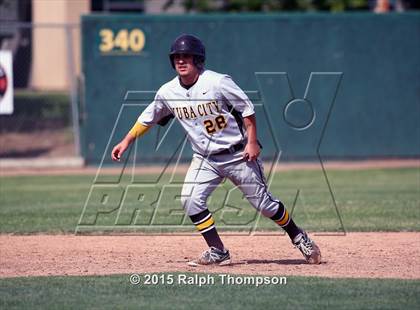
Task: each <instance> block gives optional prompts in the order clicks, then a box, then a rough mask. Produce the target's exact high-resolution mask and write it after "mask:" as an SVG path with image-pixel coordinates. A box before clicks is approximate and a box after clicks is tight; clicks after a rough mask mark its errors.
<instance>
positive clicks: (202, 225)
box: [190, 209, 224, 251]
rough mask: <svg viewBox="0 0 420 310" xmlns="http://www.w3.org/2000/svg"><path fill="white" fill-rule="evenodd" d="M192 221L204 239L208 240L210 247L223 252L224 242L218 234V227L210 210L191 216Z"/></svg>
mask: <svg viewBox="0 0 420 310" xmlns="http://www.w3.org/2000/svg"><path fill="white" fill-rule="evenodd" d="M190 219H191V221H192V222H193V223H194V225H195V227H197V230H198V231H199V232H200V233H201V235H202V236H203V237H204V240H206V242H207V245H208V246H209V247H215V248H217V249H219V250H222V251H223V249H224V246H223V242H222V240H221V239H220V236H219V234H218V233H217V230H216V227H215V226H214V219H213V216H212V215H211V213H210V211H209V210H208V209H206V210H204V211H202V212H200V213H198V214H194V215H191V216H190Z"/></svg>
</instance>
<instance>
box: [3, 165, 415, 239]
mask: <svg viewBox="0 0 420 310" xmlns="http://www.w3.org/2000/svg"><path fill="white" fill-rule="evenodd" d="M327 175H328V178H329V182H330V184H331V189H332V192H333V194H334V197H335V201H336V203H337V207H338V212H339V214H340V216H341V219H342V222H343V225H344V228H345V229H346V231H419V230H420V226H419V224H418V223H419V222H420V190H419V189H420V174H419V169H414V168H412V169H410V168H404V169H371V170H354V171H338V170H331V171H327ZM182 179H183V176H182V175H179V176H177V177H176V178H175V181H174V185H173V186H172V187H169V188H166V189H165V192H164V193H165V194H164V195H163V196H162V198H161V199H160V204H159V209H158V211H157V212H156V214H155V216H154V218H153V224H159V225H164V226H165V225H166V228H159V230H161V231H175V230H176V228H174V227H176V226H177V225H178V224H181V223H182V219H183V211H182V209H181V204H180V202H179V197H177V196H178V195H179V194H180V191H181V185H182ZM93 180H94V177H93V176H65V175H64V176H14V177H1V179H0V233H18V234H21V233H23V234H24V233H33V232H37V233H38V232H43V233H60V232H62V233H69V232H74V231H75V228H76V226H77V224H78V221H79V218H80V215H81V212H82V209H83V206H84V204H85V202H86V199H87V197H88V194H89V191H90V188H91V185H92V182H93ZM115 180H117V181H118V178H116V177H115V176H105V177H103V178H100V181H101V182H102V183H104V182H108V185H106V186H103V185H101V184H99V185H98V186H97V187H96V189H95V190H94V191H93V192H92V195H91V199H90V200H89V202H88V208H87V211H86V216H85V217H84V218H83V221H84V223H88V224H89V225H90V224H92V223H94V224H96V225H110V226H111V227H115V225H114V223H115V219H116V216H117V212H116V211H114V212H111V213H108V214H106V213H104V214H101V215H100V216H98V217H97V220H96V222H95V221H94V220H95V218H96V209H94V207H98V206H100V207H101V208H102V209H103V210H107V208H108V209H109V210H110V209H112V206H113V204H114V205H117V206H118V203H117V202H118V199H119V197H120V196H118V195H121V193H122V189H123V188H124V186H125V185H126V184H128V183H129V182H127V181H126V178H125V179H124V178H123V180H122V181H121V182H120V183H118V182H115ZM155 180H156V176H153V175H152V176H150V175H149V176H136V182H139V181H141V182H146V181H148V182H149V183H150V184H152V185H148V186H149V187H148V189H147V190H144V186H143V185H138V186H139V187H138V188H137V189H135V190H134V191H131V192H130V193H129V194H127V199H126V203H125V204H124V207H126V208H124V209H123V210H122V211H121V212H120V218H119V223H118V224H119V227H120V228H122V229H124V228H125V227H126V225H128V224H130V225H131V226H130V227H134V228H136V227H138V228H139V229H138V230H140V231H141V230H142V229H143V228H144V227H151V226H149V225H148V223H150V219H151V217H152V215H153V208H152V207H150V206H149V207H145V206H144V205H141V207H140V209H139V210H140V213H133V210H134V209H135V208H138V206H139V205H140V204H139V202H138V199H139V197H140V196H141V195H139V193H143V194H144V197H145V198H144V199H143V200H144V201H150V202H152V201H154V200H156V199H155V198H156V197H157V194H158V193H159V192H158V191H157V190H156V188H161V187H162V186H164V185H165V184H167V183H168V178H167V177H164V178H163V179H162V180H160V181H159V182H158V186H157V187H156V186H154V185H153V184H154V181H155ZM109 182H114V183H109ZM112 184H114V185H112ZM231 188H232V185H231V184H230V182H227V183H226V184H224V185H222V186H221V187H220V188H218V189H217V190H216V191H215V192H214V195H213V197H212V198H211V200H210V201H209V207H210V209H211V210H212V211H213V212H214V213H215V218H216V221H217V224H218V227H219V229H220V230H223V229H222V228H223V227H224V226H226V225H227V226H228V229H227V230H249V229H250V228H252V227H254V226H255V227H256V229H258V230H277V229H278V228H277V227H276V226H275V225H274V224H273V223H272V222H271V221H270V220H267V219H265V218H260V220H258V222H255V221H254V220H255V218H256V216H257V213H256V212H255V210H254V209H253V208H252V207H251V206H250V205H249V204H248V203H247V202H246V201H245V200H243V198H242V196H241V194H240V193H239V192H238V191H233V192H231V193H230V194H229V195H230V196H228V197H229V200H228V203H227V205H229V207H225V208H221V206H222V205H223V201H224V198H225V197H227V196H226V195H227V194H228V192H229V190H230V189H231ZM298 190H299V196H298V197H297V199H296V193H297V191H298ZM271 191H272V192H273V194H274V195H275V196H277V197H279V198H280V199H282V200H283V202H284V203H285V204H286V206H287V207H288V209H289V211H292V210H293V216H294V218H295V221H296V222H297V223H298V224H299V225H302V226H303V227H305V228H306V229H307V230H309V231H340V230H341V224H340V221H339V218H338V215H337V212H336V209H335V207H334V204H333V200H332V198H331V194H330V191H329V189H328V186H327V184H326V182H325V178H324V175H323V174H322V171H287V172H278V173H276V174H275V176H274V177H273V180H272V184H271ZM107 193H108V194H109V195H108V196H109V197H108V198H107V199H105V200H104V198H103V194H107ZM115 193H116V194H115ZM154 197H155V198H154ZM294 201H296V205H295V207H294V208H293V205H294ZM101 202H103V203H105V205H103V204H101ZM133 214H139V215H138V217H137V218H135V217H133ZM185 223H186V225H185V226H184V227H185V228H184V230H186V231H193V230H194V229H193V227H192V226H191V225H190V222H189V219H187V221H186V222H185ZM255 223H256V224H255ZM141 225H143V226H141ZM92 227H93V228H95V227H97V226H95V225H94V226H92ZM152 227H153V225H152Z"/></svg>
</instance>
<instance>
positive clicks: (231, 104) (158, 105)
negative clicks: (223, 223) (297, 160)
mask: <svg viewBox="0 0 420 310" xmlns="http://www.w3.org/2000/svg"><path fill="white" fill-rule="evenodd" d="M254 113H255V112H254V106H253V104H252V102H251V101H250V100H249V98H248V96H247V95H246V94H245V93H244V92H243V91H242V90H241V89H240V88H239V87H238V86H237V85H236V84H235V83H234V82H233V80H232V79H231V78H230V77H229V76H228V75H224V74H220V73H216V72H213V71H210V70H205V71H203V72H202V73H201V74H200V76H199V78H198V80H197V82H196V83H195V84H194V85H193V86H191V87H190V88H188V89H186V88H184V87H183V86H182V85H181V83H180V81H179V78H178V77H175V78H174V79H172V80H171V81H169V82H168V83H166V84H164V85H163V86H162V87H161V88H160V89H159V90H158V92H157V93H156V96H155V99H154V101H153V102H152V103H151V104H150V105H149V106H148V107H147V108H146V109H145V110H144V111H143V112H142V113H141V115H140V116H139V118H138V122H140V123H141V124H143V125H146V126H152V125H154V124H156V123H158V122H159V121H160V120H161V119H162V118H164V117H167V116H170V115H173V116H174V117H175V118H177V120H178V121H179V122H180V124H181V125H182V127H183V128H184V129H185V131H186V133H187V137H188V140H189V141H190V143H191V146H192V149H193V151H194V155H193V160H192V163H191V166H190V168H189V170H188V172H187V175H186V178H185V182H184V186H183V189H182V193H181V200H182V203H183V206H184V208H185V210H186V213H187V214H188V215H194V214H197V213H200V212H201V211H203V210H205V209H206V208H207V206H206V201H207V198H208V196H209V195H210V194H211V193H212V192H213V190H214V189H215V188H216V187H217V185H218V184H220V182H221V181H222V180H223V179H224V178H228V179H230V180H231V181H232V182H233V183H234V184H235V185H236V186H237V187H238V188H239V189H240V190H241V191H242V192H243V193H244V195H245V196H246V197H247V198H248V200H249V202H250V203H251V205H252V206H254V207H255V208H256V209H257V210H259V211H261V212H262V213H263V214H264V215H265V216H268V217H271V216H273V215H274V214H275V212H276V211H277V210H278V205H279V204H278V200H276V199H274V198H273V197H272V196H271V194H270V193H269V192H268V190H267V186H266V181H265V178H264V174H263V168H262V164H261V162H260V161H259V160H254V161H252V162H246V161H244V160H243V158H242V150H243V146H244V145H245V144H246V139H247V135H246V131H245V130H244V128H243V124H242V120H243V118H244V117H247V116H250V115H253V114H254ZM238 145H239V146H240V147H238V148H235V146H238ZM227 150H229V151H228V152H226V151H227ZM221 152H223V153H221Z"/></svg>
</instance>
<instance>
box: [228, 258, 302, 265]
mask: <svg viewBox="0 0 420 310" xmlns="http://www.w3.org/2000/svg"><path fill="white" fill-rule="evenodd" d="M260 264H277V265H306V264H307V262H306V261H305V260H304V259H249V260H244V261H242V262H232V265H260Z"/></svg>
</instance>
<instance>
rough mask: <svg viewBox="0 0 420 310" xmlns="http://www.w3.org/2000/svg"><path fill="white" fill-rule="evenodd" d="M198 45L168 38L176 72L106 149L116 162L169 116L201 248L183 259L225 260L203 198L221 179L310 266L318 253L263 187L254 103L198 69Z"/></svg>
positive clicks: (184, 196) (185, 199)
mask: <svg viewBox="0 0 420 310" xmlns="http://www.w3.org/2000/svg"><path fill="white" fill-rule="evenodd" d="M205 58H206V54H205V47H204V45H203V43H202V42H201V41H200V39H199V38H197V37H195V36H193V35H188V34H184V35H181V36H179V37H178V38H176V39H175V41H174V42H173V44H172V46H171V50H170V53H169V59H170V63H171V65H172V67H173V68H174V69H175V70H176V72H177V76H176V77H175V78H174V79H172V80H171V81H169V82H167V83H166V84H164V85H163V86H162V87H161V88H160V89H159V90H158V91H157V93H156V96H155V98H154V101H153V102H152V103H150V104H149V106H148V107H147V108H146V109H145V110H144V111H143V112H142V113H141V115H140V116H139V118H138V120H137V122H136V123H135V125H134V126H133V128H132V129H131V130H130V131H129V133H128V134H127V135H126V136H125V138H124V139H123V140H122V141H121V142H120V143H119V144H117V145H116V146H115V147H114V148H113V150H112V154H111V156H112V159H113V160H116V161H119V160H120V158H121V156H122V154H123V153H124V151H125V150H126V149H127V148H128V147H129V145H130V144H131V143H132V142H133V141H134V140H135V139H136V138H138V137H140V136H141V135H143V134H144V133H145V132H146V131H147V130H148V129H149V128H151V127H152V126H154V125H155V124H160V125H164V124H166V123H167V122H168V121H169V120H170V119H171V118H174V117H175V118H176V119H177V120H178V121H179V122H180V124H181V125H182V127H183V128H184V129H185V131H186V133H187V137H188V140H189V141H190V143H191V146H192V149H193V151H194V155H193V158H192V162H191V165H190V167H189V170H188V172H187V174H186V177H185V182H184V185H183V188H182V193H181V202H182V204H183V207H184V210H185V212H186V214H187V215H188V216H189V217H190V218H191V221H192V222H193V223H194V225H195V226H196V228H197V230H198V231H199V232H200V233H201V234H202V236H203V237H204V239H205V241H206V243H207V245H208V246H209V249H208V250H206V251H204V252H203V253H202V255H201V256H200V257H199V258H198V259H196V260H193V261H190V262H189V263H188V264H189V265H191V266H198V265H211V264H216V265H228V264H230V262H231V256H230V253H229V251H228V249H227V248H226V247H225V246H224V244H223V242H222V240H221V239H220V236H219V234H218V232H217V230H216V227H215V222H214V219H213V216H212V214H211V212H210V211H209V210H208V208H207V204H206V202H207V199H208V197H209V195H210V194H211V193H212V192H213V190H214V189H215V188H216V187H217V186H218V185H219V184H220V183H221V182H222V181H223V180H224V179H225V178H227V179H229V180H231V181H232V182H233V184H234V185H235V186H237V187H238V188H239V189H240V190H241V191H242V192H243V193H244V195H245V197H246V198H247V199H248V201H249V202H250V203H251V205H252V206H253V207H254V208H256V209H257V210H258V211H259V212H261V213H262V214H263V215H264V216H266V217H269V218H270V219H272V220H273V221H274V222H275V223H276V224H278V225H279V226H280V227H282V228H283V229H284V230H285V231H286V233H287V234H288V235H289V237H290V239H291V241H292V243H293V244H294V245H295V247H296V248H298V249H299V250H300V251H301V252H302V254H303V256H304V257H305V259H306V261H307V262H308V263H310V264H319V263H320V262H321V252H320V250H319V248H318V246H317V245H316V244H315V242H314V241H312V240H311V239H310V238H309V236H308V235H307V234H306V232H305V231H304V230H303V229H301V228H299V227H298V226H297V225H296V224H295V222H294V221H293V219H292V218H291V216H290V215H289V213H288V211H287V210H286V208H285V206H284V205H283V203H282V202H281V201H280V200H278V199H276V198H275V197H273V196H272V194H271V193H270V192H269V191H268V188H267V184H266V180H265V177H264V174H263V166H262V163H261V161H260V160H259V159H258V156H259V154H260V144H259V142H258V140H257V125H256V119H255V113H254V106H253V104H252V102H251V101H250V100H249V98H248V97H247V95H246V94H245V93H244V92H243V91H242V90H241V89H240V88H239V87H238V86H237V85H236V84H235V83H234V81H233V80H232V79H231V77H230V76H228V75H225V74H220V73H216V72H214V71H210V70H207V69H205V68H204V62H205Z"/></svg>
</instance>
